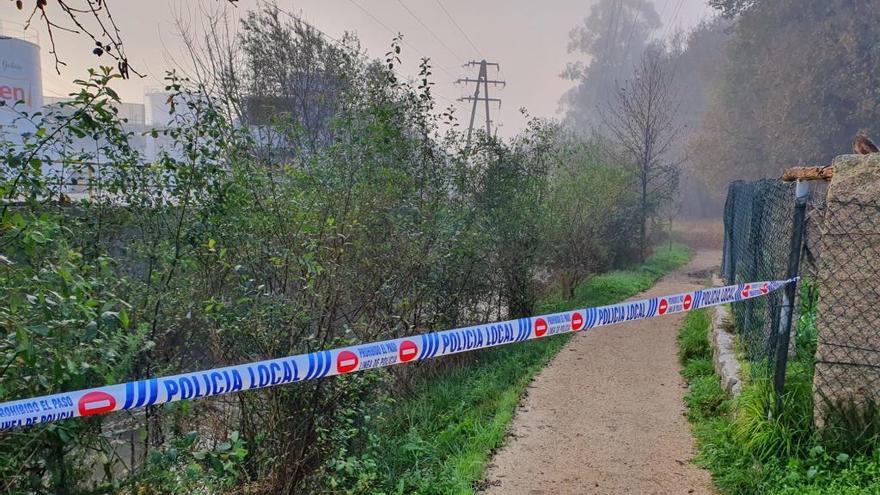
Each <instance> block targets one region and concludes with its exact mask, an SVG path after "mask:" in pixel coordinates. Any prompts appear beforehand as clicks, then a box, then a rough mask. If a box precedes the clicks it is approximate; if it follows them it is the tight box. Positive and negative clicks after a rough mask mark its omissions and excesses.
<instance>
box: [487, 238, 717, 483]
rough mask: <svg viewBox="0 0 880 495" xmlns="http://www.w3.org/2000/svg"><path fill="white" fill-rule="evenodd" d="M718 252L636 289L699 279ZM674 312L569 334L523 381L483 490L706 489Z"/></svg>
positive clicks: (684, 287)
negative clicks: (695, 460) (536, 371)
mask: <svg viewBox="0 0 880 495" xmlns="http://www.w3.org/2000/svg"><path fill="white" fill-rule="evenodd" d="M720 260H721V254H720V252H718V251H699V252H698V253H697V254H696V256H695V257H694V259H693V260H692V261H691V263H690V264H688V265H687V266H685V267H683V268H681V269H679V270H677V271H675V272H673V273H670V274H669V275H667V276H666V277H664V278H663V279H661V280H660V281H659V282H658V283H657V284H656V285H655V286H654V287H653V288H652V289H650V290H648V291H647V292H645V293H643V294H641V295H640V296H637V297H636V298H635V299H639V298H642V297H647V296H654V295H662V294H675V293H679V292H685V291H689V290H693V289H696V288H699V287H702V286H704V285H705V284H706V279H707V273H708V272H707V270H709V269H712V268H716V267H718V265H719V264H720ZM682 318H683V317H682V316H681V315H672V316H666V317H658V318H653V319H650V320H645V321H639V322H633V323H627V324H621V325H615V326H611V327H606V328H599V329H596V330H593V331H590V332H587V333H586V334H584V335H579V336H576V337H575V338H573V339H572V340H571V342H570V343H569V344H568V345H567V346H566V347H565V348H563V349H562V351H561V352H560V353H559V354H558V355H557V356H556V357H555V358H554V359H553V360H552V361H551V362H550V363H549V365H548V366H547V367H546V368H545V369H544V370H543V371H541V373H540V374H538V376H537V377H536V378H535V380H534V381H533V382H532V383H531V385H530V386H529V388H528V390H527V392H526V396H525V397H524V398H523V400H522V401H521V402H520V406H519V409H518V410H517V413H516V417H515V418H514V421H513V425H512V430H511V435H510V437H509V439H508V441H507V443H506V444H505V446H504V447H502V448H501V449H500V450H499V451H498V452H497V453H496V454H495V456H494V458H493V459H492V461H491V463H490V465H489V469H488V470H487V473H486V486H487V491H486V493H489V494H526V495H540V494H564V493H570V494H623V493H633V494H658V495H659V494H678V493H681V494H690V493H692V494H709V493H713V491H712V489H711V481H710V478H709V473H708V472H706V471H704V470H702V469H700V468H698V467H696V466H694V465H693V464H692V463H691V462H690V461H691V458H692V457H693V456H694V453H695V448H694V442H693V438H692V436H691V433H690V428H689V425H688V421H687V418H686V417H685V416H684V413H685V408H684V405H683V403H682V397H683V396H684V394H685V392H686V391H687V390H686V386H685V383H684V380H683V379H682V378H681V376H680V375H679V364H678V360H677V358H676V350H677V345H676V335H677V333H678V330H679V328H680V327H681V324H682Z"/></svg>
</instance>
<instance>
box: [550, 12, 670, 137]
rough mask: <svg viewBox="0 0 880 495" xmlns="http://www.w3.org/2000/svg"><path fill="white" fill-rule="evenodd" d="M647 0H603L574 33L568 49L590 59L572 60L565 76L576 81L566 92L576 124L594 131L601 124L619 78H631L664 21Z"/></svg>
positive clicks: (569, 113) (570, 115) (568, 113)
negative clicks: (585, 60) (601, 110)
mask: <svg viewBox="0 0 880 495" xmlns="http://www.w3.org/2000/svg"><path fill="white" fill-rule="evenodd" d="M661 25H662V24H661V22H660V16H658V15H657V12H656V11H655V10H654V4H653V3H651V2H650V1H648V0H601V1H600V2H598V3H596V4H595V5H593V7H592V8H591V9H590V15H589V16H588V17H586V18H585V19H584V20H583V22H582V23H581V24H580V25H578V26H576V27H575V28H573V29H572V30H571V32H570V33H569V42H568V51H569V53H579V54H581V55H583V56H584V57H585V58H587V59H589V63H588V64H587V63H584V62H577V63H573V64H568V66H567V67H566V68H565V70H564V71H563V73H562V77H563V78H565V79H569V80H571V81H574V82H576V83H577V85H576V86H575V87H574V88H572V89H571V90H569V91H568V92H567V93H566V94H565V95H564V96H563V97H562V101H561V103H562V105H563V106H564V107H565V108H566V110H567V111H566V118H567V119H568V120H569V121H570V122H571V123H572V124H573V125H574V127H575V128H577V129H580V130H584V131H592V130H594V129H595V128H597V127H599V126H600V125H601V123H602V120H601V117H600V113H601V112H600V109H601V107H602V105H603V104H604V103H605V102H607V101H608V99H610V98H612V97H613V96H614V94H615V88H616V87H617V85H618V83H619V82H620V81H624V80H626V79H629V78H630V76H631V75H632V73H633V69H634V67H635V65H636V64H637V63H638V60H639V57H640V56H641V54H642V52H643V51H644V50H645V48H646V47H647V46H648V45H649V44H650V37H651V34H652V33H654V32H655V31H656V30H657V29H659V28H660V26H661Z"/></svg>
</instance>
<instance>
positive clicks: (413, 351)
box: [397, 340, 419, 363]
mask: <svg viewBox="0 0 880 495" xmlns="http://www.w3.org/2000/svg"><path fill="white" fill-rule="evenodd" d="M397 355H398V357H400V362H401V363H406V362H408V361H412V360H413V359H415V358H416V356H418V355H419V347H418V346H417V345H416V343H415V342H413V341H412V340H404V341H403V342H401V343H400V349H399V350H398V351H397Z"/></svg>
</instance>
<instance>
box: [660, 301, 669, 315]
mask: <svg viewBox="0 0 880 495" xmlns="http://www.w3.org/2000/svg"><path fill="white" fill-rule="evenodd" d="M667 309H669V303H668V302H666V299H660V306H658V307H657V312H658V313H660V314H661V315H665V314H666V310H667Z"/></svg>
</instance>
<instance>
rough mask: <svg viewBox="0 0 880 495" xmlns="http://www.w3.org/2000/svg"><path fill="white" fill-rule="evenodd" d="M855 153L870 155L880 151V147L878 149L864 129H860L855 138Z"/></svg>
mask: <svg viewBox="0 0 880 495" xmlns="http://www.w3.org/2000/svg"><path fill="white" fill-rule="evenodd" d="M853 153H855V154H857V155H870V154H871V153H880V149H877V145H876V144H874V143H873V142H872V141H871V140H870V139H868V136H867V135H866V134H865V133H864V132H863V131H860V132H859V133H858V134H856V137H855V139H853Z"/></svg>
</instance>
